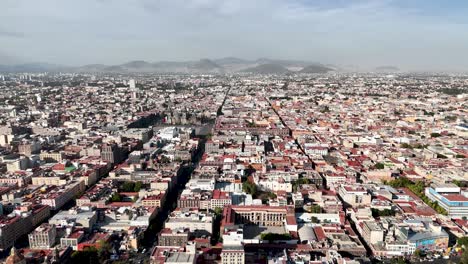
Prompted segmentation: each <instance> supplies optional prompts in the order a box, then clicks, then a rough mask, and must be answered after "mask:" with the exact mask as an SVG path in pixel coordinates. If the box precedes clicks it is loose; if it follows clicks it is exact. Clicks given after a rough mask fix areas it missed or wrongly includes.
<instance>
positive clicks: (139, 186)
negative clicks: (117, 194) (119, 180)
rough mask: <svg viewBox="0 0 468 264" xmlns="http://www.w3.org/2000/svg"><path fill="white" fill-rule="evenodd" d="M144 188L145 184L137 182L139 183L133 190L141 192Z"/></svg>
mask: <svg viewBox="0 0 468 264" xmlns="http://www.w3.org/2000/svg"><path fill="white" fill-rule="evenodd" d="M142 186H143V183H142V182H140V181H137V182H136V183H135V187H134V188H133V191H135V192H139V191H140V190H141V187H142Z"/></svg>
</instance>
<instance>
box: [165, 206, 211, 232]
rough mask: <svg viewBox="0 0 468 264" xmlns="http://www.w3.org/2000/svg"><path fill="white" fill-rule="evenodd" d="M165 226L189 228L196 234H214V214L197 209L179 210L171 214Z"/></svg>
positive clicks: (174, 228)
mask: <svg viewBox="0 0 468 264" xmlns="http://www.w3.org/2000/svg"><path fill="white" fill-rule="evenodd" d="M164 227H165V228H170V229H172V230H177V229H185V228H187V229H189V230H190V232H192V233H194V234H195V235H200V236H202V235H211V234H213V215H211V214H209V213H201V212H197V211H186V212H182V211H178V212H174V213H172V214H171V215H169V218H168V219H167V221H166V223H165V224H164Z"/></svg>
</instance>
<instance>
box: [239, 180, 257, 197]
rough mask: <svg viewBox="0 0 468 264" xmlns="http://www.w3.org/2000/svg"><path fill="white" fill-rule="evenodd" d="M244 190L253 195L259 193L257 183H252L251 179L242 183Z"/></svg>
mask: <svg viewBox="0 0 468 264" xmlns="http://www.w3.org/2000/svg"><path fill="white" fill-rule="evenodd" d="M242 190H243V191H244V192H246V193H248V194H250V195H252V196H254V195H256V194H257V185H255V183H251V182H250V181H245V182H244V183H242Z"/></svg>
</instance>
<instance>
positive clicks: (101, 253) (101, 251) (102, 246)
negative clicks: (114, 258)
mask: <svg viewBox="0 0 468 264" xmlns="http://www.w3.org/2000/svg"><path fill="white" fill-rule="evenodd" d="M111 251H112V246H111V245H110V244H109V242H107V241H105V240H99V241H98V246H97V253H98V257H99V260H100V262H101V263H102V262H104V261H105V260H107V259H108V258H109V255H110V253H111Z"/></svg>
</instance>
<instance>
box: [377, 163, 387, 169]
mask: <svg viewBox="0 0 468 264" xmlns="http://www.w3.org/2000/svg"><path fill="white" fill-rule="evenodd" d="M375 168H376V169H378V170H383V169H385V165H384V164H383V163H380V162H379V163H377V164H375Z"/></svg>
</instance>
